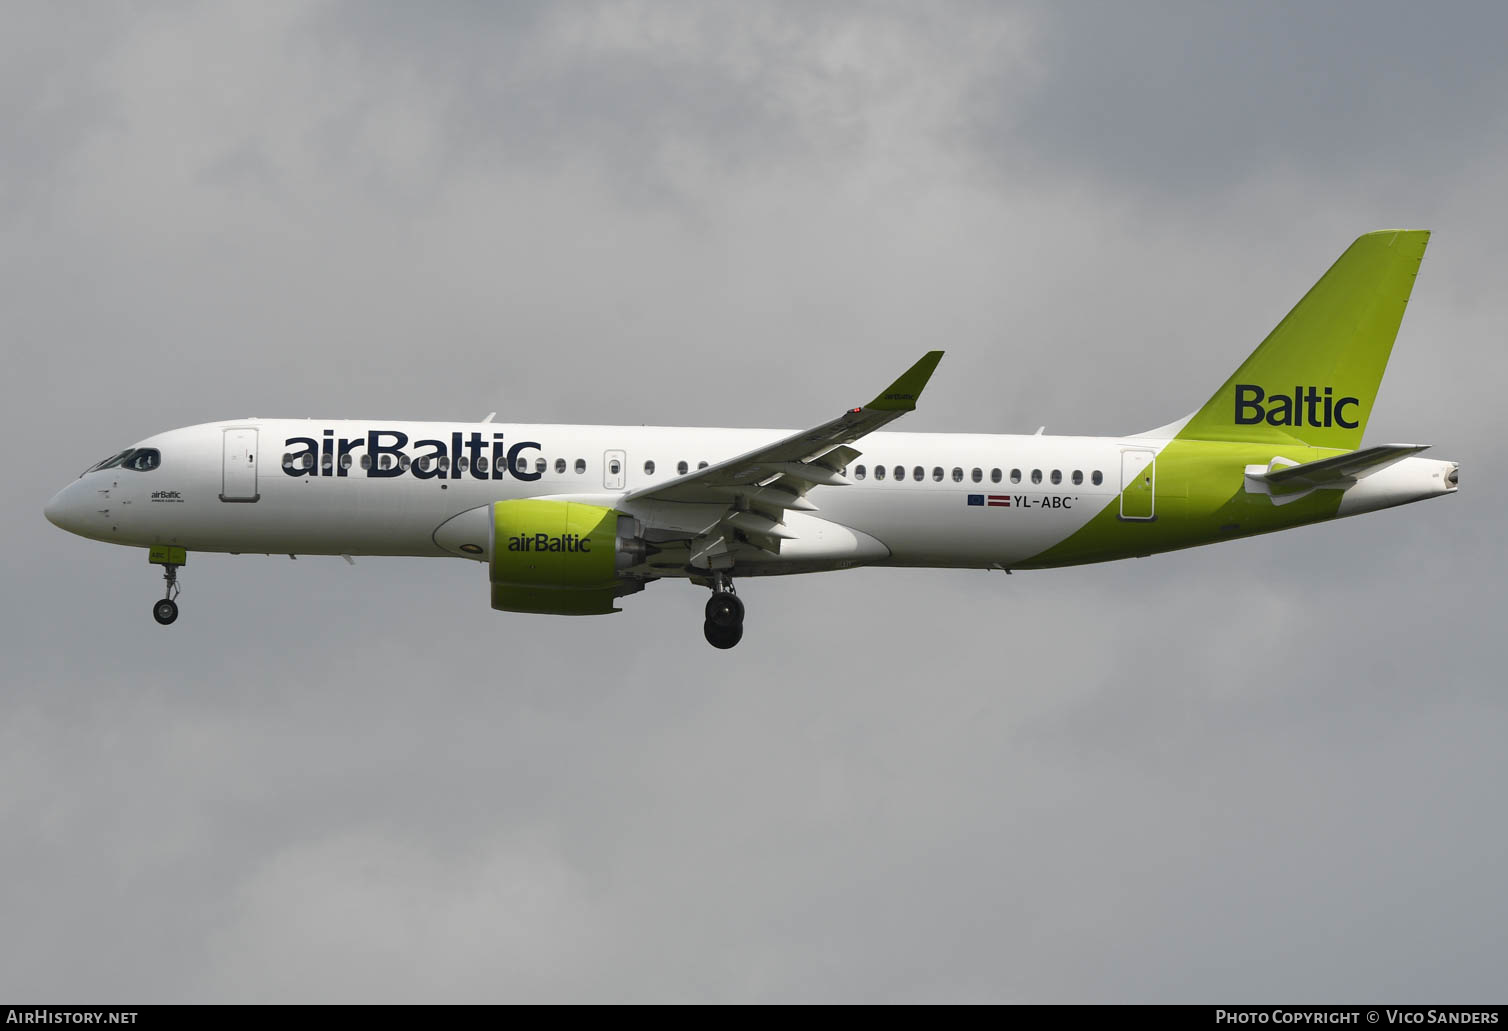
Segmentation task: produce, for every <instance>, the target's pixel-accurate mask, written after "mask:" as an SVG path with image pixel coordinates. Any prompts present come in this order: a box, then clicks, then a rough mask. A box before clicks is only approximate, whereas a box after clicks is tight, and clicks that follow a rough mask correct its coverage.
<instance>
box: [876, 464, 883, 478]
mask: <svg viewBox="0 0 1508 1031" xmlns="http://www.w3.org/2000/svg"><path fill="white" fill-rule="evenodd" d="M874 478H875V479H877V480H883V479H884V478H885V467H884V466H883V465H877V466H875V467H874Z"/></svg>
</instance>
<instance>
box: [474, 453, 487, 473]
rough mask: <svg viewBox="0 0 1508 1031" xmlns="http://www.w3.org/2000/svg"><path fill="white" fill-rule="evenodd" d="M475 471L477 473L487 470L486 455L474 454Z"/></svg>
mask: <svg viewBox="0 0 1508 1031" xmlns="http://www.w3.org/2000/svg"><path fill="white" fill-rule="evenodd" d="M476 471H477V472H479V473H484V472H486V471H487V456H486V455H477V456H476Z"/></svg>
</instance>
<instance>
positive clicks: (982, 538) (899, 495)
mask: <svg viewBox="0 0 1508 1031" xmlns="http://www.w3.org/2000/svg"><path fill="white" fill-rule="evenodd" d="M788 433H789V431H783V430H769V429H720V428H672V427H651V426H636V427H627V426H570V425H514V424H498V423H419V422H396V421H394V422H389V421H339V420H336V421H318V420H263V419H246V420H236V421H228V422H223V423H207V424H203V425H199V426H191V427H186V428H183V429H177V430H171V431H168V432H166V433H162V434H159V435H157V436H154V437H152V438H149V439H148V440H144V441H141V442H140V443H139V444H138V445H137V446H138V447H147V448H155V449H157V450H159V451H160V452H161V461H160V464H159V465H158V466H157V467H155V468H153V469H150V470H149V471H144V472H140V471H135V470H131V469H123V468H119V467H116V468H106V469H102V470H99V471H96V472H90V473H87V474H85V475H83V476H82V477H80V478H79V479H78V480H76V481H75V482H74V483H72V484H70V485H69V486H67V487H66V488H64V489H63V490H62V491H61V492H59V494H58V495H57V497H55V498H54V499H53V501H52V502H51V503H50V504H49V505H48V509H47V515H48V518H50V519H52V521H53V522H55V523H57V524H58V525H60V526H63V527H64V528H65V529H68V530H71V531H72V532H74V533H78V534H80V535H83V536H86V537H91V538H94V539H97V540H103V541H109V542H112V543H118V544H125V545H132V546H142V547H149V546H153V545H174V546H178V547H182V548H186V549H187V550H189V551H211V552H266V553H287V554H325V555H415V556H445V555H455V556H458V557H469V558H481V557H483V556H481V555H479V554H476V553H475V552H474V551H470V550H458V546H459V544H461V543H465V541H464V540H462V537H464V534H463V535H462V536H461V537H458V536H456V535H455V534H454V533H441V532H439V531H440V530H441V527H442V526H444V525H445V524H447V523H448V522H450V521H451V520H452V519H454V518H455V517H458V516H462V515H463V514H465V513H468V512H471V511H473V510H479V509H482V508H483V507H484V506H488V505H490V504H491V503H492V502H495V501H502V500H511V499H518V498H540V497H551V498H568V499H571V500H577V501H583V502H587V503H591V504H600V505H604V506H608V507H611V506H614V505H615V504H618V503H619V501H620V499H622V498H623V496H624V494H625V493H626V492H630V491H634V490H638V489H641V488H644V487H646V486H655V485H658V484H661V483H666V482H668V481H670V480H673V479H675V478H676V477H677V476H678V475H680V470H681V469H682V468H683V466H682V463H684V468H685V469H686V470H688V471H690V472H695V471H696V469H697V468H698V466H699V465H701V464H702V463H717V462H719V461H722V460H725V459H729V458H732V457H734V456H737V455H739V454H742V453H745V452H747V451H749V450H751V449H754V448H757V447H760V446H761V445H764V444H767V443H768V442H769V441H771V440H774V439H779V438H781V437H783V436H785V435H788ZM400 439H401V440H402V442H403V443H402V446H401V447H399V446H398V444H399V442H400ZM290 441H293V442H295V443H291V444H290ZM304 442H307V443H304ZM425 442H428V443H425ZM1167 444H1168V440H1166V439H1161V438H1119V437H1052V436H1000V435H983V434H953V433H949V434H938V433H884V432H881V433H875V434H872V435H870V436H868V437H866V438H865V440H864V442H863V455H862V456H861V457H860V458H858V459H856V460H855V461H854V463H853V464H852V465H851V466H850V467H849V468H848V470H847V479H848V480H849V485H847V486H826V487H817V488H815V489H813V491H812V492H811V494H810V501H811V502H812V504H813V505H815V507H816V510H815V511H811V512H791V513H788V515H787V522H788V523H791V524H794V525H795V526H797V527H804V530H803V532H801V533H799V534H797V537H798V538H799V541H798V542H788V543H789V544H790V546H789V547H786V548H783V549H782V552H781V554H780V555H778V556H770V557H768V559H766V560H764V561H763V562H761V563H759V565H760V566H761V568H759V569H758V570H753V569H751V570H748V571H749V572H756V571H757V572H762V573H779V572H802V571H808V570H816V569H824V568H827V569H831V568H843V567H846V566H852V565H860V564H886V565H909V566H942V567H992V566H998V567H1004V568H1010V567H1011V566H1013V565H1017V564H1020V563H1022V562H1025V561H1027V560H1028V559H1030V558H1031V557H1032V556H1035V555H1039V554H1041V553H1042V552H1044V551H1045V550H1046V549H1048V548H1050V547H1052V546H1053V545H1054V544H1056V543H1057V542H1060V541H1063V540H1064V539H1065V538H1067V537H1068V536H1069V535H1070V534H1072V533H1073V532H1074V531H1075V530H1077V529H1078V528H1080V527H1081V526H1083V525H1084V524H1085V523H1086V522H1087V521H1089V520H1090V519H1091V518H1093V517H1094V516H1095V515H1096V513H1098V512H1100V511H1101V510H1102V509H1104V508H1105V507H1106V506H1107V505H1109V504H1111V503H1112V502H1113V501H1114V500H1115V498H1116V496H1117V495H1118V494H1119V493H1120V492H1121V489H1122V470H1123V458H1124V456H1125V454H1126V453H1127V452H1141V451H1145V452H1148V453H1150V455H1151V456H1152V457H1154V458H1155V455H1156V454H1157V453H1158V452H1159V451H1161V450H1162V449H1163V448H1164V447H1166V446H1167ZM374 452H375V454H374ZM442 459H443V461H442ZM421 460H422V462H421ZM1443 464H1448V463H1439V462H1432V461H1426V460H1422V459H1410V460H1408V461H1406V462H1402V463H1399V464H1398V465H1397V466H1396V467H1394V469H1393V470H1390V471H1389V475H1387V476H1386V477H1381V476H1379V477H1378V478H1377V483H1376V488H1377V490H1376V491H1373V492H1371V493H1377V494H1378V496H1377V497H1376V498H1375V499H1371V500H1370V501H1369V499H1368V493H1369V492H1368V491H1367V490H1358V489H1357V488H1365V487H1366V486H1367V484H1368V482H1369V481H1362V482H1361V483H1360V484H1357V485H1356V487H1353V488H1352V489H1351V490H1350V491H1348V492H1347V496H1346V502H1347V504H1346V506H1345V508H1346V509H1348V511H1343V512H1342V513H1341V514H1350V512H1351V511H1365V510H1369V509H1371V508H1378V507H1385V506H1386V505H1391V504H1400V503H1403V502H1404V501H1412V500H1417V499H1418V498H1421V497H1426V496H1431V495H1432V494H1435V493H1439V492H1440V485H1441V478H1440V467H1441V466H1442V465H1443ZM442 466H443V468H442ZM463 466H464V468H463ZM499 466H501V468H499ZM879 470H883V475H882V476H881V475H878V471H879ZM918 471H919V472H920V478H918ZM897 472H900V473H901V474H902V475H900V476H898V475H897ZM1415 481H1418V482H1417V483H1416V482H1415ZM1431 481H1432V482H1431ZM1379 492H1391V493H1379ZM463 525H464V521H463V520H458V521H457V522H456V523H453V524H452V526H453V527H456V526H463Z"/></svg>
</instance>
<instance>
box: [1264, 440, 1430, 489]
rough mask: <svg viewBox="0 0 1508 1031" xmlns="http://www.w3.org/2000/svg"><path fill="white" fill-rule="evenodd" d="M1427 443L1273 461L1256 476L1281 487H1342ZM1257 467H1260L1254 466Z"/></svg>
mask: <svg viewBox="0 0 1508 1031" xmlns="http://www.w3.org/2000/svg"><path fill="white" fill-rule="evenodd" d="M1428 447H1429V445H1428V444H1380V445H1378V446H1377V447H1369V448H1363V449H1362V450H1360V451H1352V452H1351V453H1350V454H1348V455H1336V456H1335V457H1334V458H1322V459H1320V460H1319V461H1318V462H1305V463H1304V464H1303V465H1278V464H1277V461H1278V460H1274V462H1273V464H1272V465H1270V466H1268V468H1267V471H1266V472H1261V473H1258V474H1256V475H1258V476H1260V478H1261V479H1263V480H1265V481H1267V483H1269V484H1270V485H1272V486H1273V487H1276V488H1279V489H1281V490H1285V491H1286V490H1306V489H1312V488H1315V487H1332V488H1334V487H1345V486H1348V485H1350V484H1352V483H1354V482H1356V481H1357V480H1359V479H1361V478H1362V477H1363V476H1368V475H1370V474H1371V473H1375V472H1377V471H1378V470H1380V469H1386V468H1387V467H1388V466H1390V465H1392V464H1393V463H1395V462H1401V461H1403V460H1404V459H1405V458H1408V457H1409V456H1410V455H1417V454H1418V453H1419V452H1421V451H1424V450H1426V449H1427V448H1428ZM1258 468H1259V469H1260V466H1259V467H1258Z"/></svg>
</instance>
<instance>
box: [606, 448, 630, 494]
mask: <svg viewBox="0 0 1508 1031" xmlns="http://www.w3.org/2000/svg"><path fill="white" fill-rule="evenodd" d="M627 465H628V459H627V458H625V457H624V455H623V452H622V451H608V452H605V453H604V454H603V455H602V486H604V487H606V488H607V489H608V490H622V489H623V477H624V474H625V472H626V466H627Z"/></svg>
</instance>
